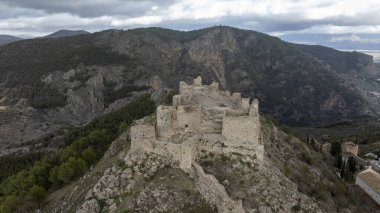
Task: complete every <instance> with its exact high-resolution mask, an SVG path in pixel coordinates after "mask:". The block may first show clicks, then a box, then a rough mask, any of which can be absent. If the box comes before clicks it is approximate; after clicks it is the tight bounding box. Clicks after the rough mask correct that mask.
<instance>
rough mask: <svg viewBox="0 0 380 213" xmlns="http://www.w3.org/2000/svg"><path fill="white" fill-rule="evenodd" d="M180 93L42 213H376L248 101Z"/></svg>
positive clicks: (215, 90)
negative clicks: (171, 102)
mask: <svg viewBox="0 0 380 213" xmlns="http://www.w3.org/2000/svg"><path fill="white" fill-rule="evenodd" d="M179 89H180V93H179V95H175V96H174V97H173V104H172V106H159V107H158V108H157V111H156V120H155V121H152V120H151V119H147V118H145V119H142V120H138V121H136V122H135V125H134V126H132V127H131V129H130V130H129V131H127V132H125V133H124V134H122V135H121V136H120V137H119V139H117V140H116V141H114V143H113V144H112V146H111V148H110V149H109V150H108V151H107V153H106V154H105V156H104V157H103V159H102V160H101V161H100V162H99V163H98V164H97V165H96V166H95V167H94V168H93V169H92V170H91V171H90V172H89V173H88V174H86V175H85V176H84V177H82V178H81V179H80V180H78V181H77V182H75V183H73V184H71V185H69V186H66V187H65V188H63V189H60V190H58V191H56V192H54V193H53V194H52V195H50V196H49V197H48V199H47V201H46V204H45V206H44V209H43V211H45V212H77V213H82V212H93V213H96V212H104V211H107V212H168V211H172V212H239V213H243V212H284V213H285V212H375V211H376V210H375V209H376V208H377V207H376V206H372V204H371V203H370V202H369V204H371V205H368V206H365V207H363V206H361V205H360V204H359V203H360V202H361V201H358V200H357V199H356V198H354V197H353V196H352V194H351V192H348V191H347V192H346V191H345V190H347V189H346V186H345V185H344V184H343V183H341V182H340V181H339V179H338V178H337V176H336V175H335V174H334V173H333V172H331V170H329V169H328V168H326V167H327V166H326V165H325V164H324V161H323V160H322V159H319V160H318V159H316V158H315V156H314V153H313V151H312V150H310V149H309V148H308V147H307V145H305V144H304V143H302V142H300V141H299V140H298V139H295V138H292V137H291V136H288V135H286V134H285V133H284V132H282V131H281V130H280V129H278V128H277V127H275V126H274V125H273V124H271V123H270V122H268V121H266V120H265V119H260V114H259V112H258V101H257V100H256V99H254V100H253V101H252V102H251V100H250V99H249V98H241V94H240V93H233V94H232V95H231V94H230V93H229V92H228V91H226V92H224V91H220V90H219V84H218V83H215V82H214V83H212V84H211V85H202V80H201V78H200V77H199V78H197V79H195V80H194V83H193V84H191V85H188V84H186V83H185V82H181V83H180V87H179ZM237 123H239V124H240V125H237ZM300 156H302V157H300ZM305 156H308V157H305ZM300 159H303V160H304V161H301V160H300ZM305 159H309V161H310V162H308V161H307V160H306V161H305ZM348 200H350V202H348Z"/></svg>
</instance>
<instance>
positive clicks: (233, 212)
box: [193, 163, 245, 213]
mask: <svg viewBox="0 0 380 213" xmlns="http://www.w3.org/2000/svg"><path fill="white" fill-rule="evenodd" d="M193 168H194V169H193V172H194V176H195V177H194V178H195V181H194V182H195V186H196V188H197V190H198V191H199V193H200V194H201V195H202V197H203V198H205V200H206V201H207V202H209V203H210V204H212V205H214V206H216V208H217V209H218V212H220V213H244V212H245V211H244V208H243V205H242V201H241V200H239V201H234V200H232V199H231V198H230V197H229V196H228V194H227V192H226V189H225V188H224V187H223V185H221V184H220V183H219V181H218V180H217V179H216V178H215V177H214V176H213V175H209V174H206V173H205V172H204V171H203V169H202V167H201V166H200V165H198V164H196V163H194V164H193Z"/></svg>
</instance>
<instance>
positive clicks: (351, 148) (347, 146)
mask: <svg viewBox="0 0 380 213" xmlns="http://www.w3.org/2000/svg"><path fill="white" fill-rule="evenodd" d="M341 148H342V152H350V153H352V154H354V155H355V156H357V155H358V151H359V146H358V145H356V144H354V143H352V142H345V143H343V144H342V146H341Z"/></svg>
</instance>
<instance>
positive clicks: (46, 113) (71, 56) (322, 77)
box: [0, 27, 378, 142]
mask: <svg viewBox="0 0 380 213" xmlns="http://www.w3.org/2000/svg"><path fill="white" fill-rule="evenodd" d="M20 50H22V51H20ZM58 50H59V51H58ZM328 50H330V49H328ZM323 51H326V50H325V49H323ZM21 53H22V54H21ZM335 54H338V55H348V56H350V57H351V56H352V57H354V58H357V59H358V61H364V62H363V63H361V64H359V65H358V66H356V65H357V64H356V63H355V64H354V65H355V66H354V65H352V64H350V63H346V64H345V65H344V66H343V65H342V66H340V65H339V66H338V64H335V65H334V64H333V63H332V62H331V61H328V60H327V61H326V60H325V59H324V58H321V57H318V55H317V54H315V53H313V52H312V51H311V50H306V49H305V48H303V47H300V46H297V45H293V44H290V43H288V42H283V41H282V40H280V39H278V38H276V37H272V36H268V35H266V34H263V33H259V32H255V31H249V30H240V29H237V28H232V27H210V28H205V29H200V30H196V31H189V32H183V31H174V30H169V29H162V28H140V29H132V30H127V31H122V30H107V31H102V32H97V33H93V34H82V35H77V36H73V37H62V38H57V39H49V38H41V39H36V40H26V41H20V42H17V43H12V44H9V45H6V46H2V47H0V74H1V75H0V82H1V83H0V87H1V88H2V91H3V92H2V93H1V94H0V96H1V99H2V100H1V102H0V105H1V106H3V108H8V109H12V106H14V105H16V104H17V103H18V102H19V101H20V99H25V100H27V103H28V104H29V105H30V106H31V107H32V108H31V109H32V110H31V111H27V112H25V114H24V115H23V116H24V117H26V118H28V119H27V120H25V119H21V117H20V116H19V115H17V113H14V114H12V116H13V117H12V116H11V117H9V115H7V116H8V117H9V119H10V120H9V122H8V120H7V119H8V118H7V119H5V120H3V123H2V128H3V130H2V129H0V135H2V136H4V132H9V130H10V129H15V127H16V126H17V128H16V129H21V130H23V133H17V134H14V133H12V134H10V136H4V137H3V138H8V137H11V138H12V137H15V136H20V137H21V135H24V134H25V137H22V138H13V139H10V138H8V139H6V141H8V142H9V141H17V140H21V141H23V140H25V139H26V137H28V136H30V134H29V135H28V133H30V131H35V129H31V130H27V131H24V130H25V127H23V126H27V127H31V126H34V125H33V124H36V126H38V125H39V124H38V125H37V123H36V122H37V120H38V122H41V121H43V123H46V130H44V131H42V132H45V133H46V132H49V131H52V130H53V129H56V128H58V127H59V126H62V125H63V124H64V125H72V124H74V125H76V124H78V123H82V122H87V121H88V120H90V119H92V118H94V117H96V116H99V115H101V114H102V113H103V112H105V111H106V110H107V108H117V107H118V106H120V105H123V104H124V103H125V102H126V101H128V100H129V99H130V98H131V97H134V96H135V95H136V94H138V93H141V92H144V91H145V92H147V91H149V90H159V89H163V88H173V89H176V88H177V85H178V82H179V81H180V80H184V81H187V82H189V81H191V80H192V79H193V78H194V77H196V76H198V75H201V76H202V78H203V79H204V80H205V83H207V84H209V83H211V82H212V81H217V82H219V83H220V85H221V87H223V88H224V89H228V90H230V91H232V92H233V91H241V92H242V94H243V96H245V97H257V98H259V99H260V100H261V103H262V104H261V111H262V112H264V113H268V114H270V115H272V116H274V117H275V118H277V119H279V120H280V121H281V122H284V123H288V124H292V125H313V124H320V123H333V122H337V121H339V120H344V119H358V118H368V117H372V116H375V112H374V108H375V106H377V105H376V103H372V102H369V101H370V100H369V99H368V98H367V97H366V96H365V95H363V92H364V91H363V89H361V88H359V87H358V86H356V85H355V84H353V83H352V82H351V81H350V80H346V79H345V78H342V77H341V76H340V74H339V73H341V70H339V69H343V68H344V67H345V66H346V67H350V66H352V69H351V71H350V73H348V77H351V78H355V75H357V74H358V73H361V72H363V76H364V77H371V76H372V77H371V78H375V77H376V76H377V75H378V71H377V70H376V69H375V68H374V67H373V66H372V65H373V62H371V61H370V60H367V56H365V55H362V54H356V53H342V52H339V51H336V52H335ZM338 58H339V57H338ZM343 58H344V57H343ZM361 58H363V60H362V59H361ZM341 67H343V68H341ZM338 68H339V69H338ZM363 70H367V71H365V72H364V71H363ZM338 71H339V72H338ZM368 73H372V74H373V75H367V74H368ZM364 77H363V78H364ZM361 78H362V77H361ZM0 116H5V115H4V113H1V112H0ZM4 121H5V122H4ZM21 130H20V131H21ZM11 132H13V131H11ZM8 134H9V133H8Z"/></svg>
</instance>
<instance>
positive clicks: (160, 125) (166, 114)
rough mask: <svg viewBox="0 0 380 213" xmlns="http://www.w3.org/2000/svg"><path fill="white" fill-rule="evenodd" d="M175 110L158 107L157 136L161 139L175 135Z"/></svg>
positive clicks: (167, 107)
mask: <svg viewBox="0 0 380 213" xmlns="http://www.w3.org/2000/svg"><path fill="white" fill-rule="evenodd" d="M173 110H174V108H173V107H171V106H158V107H157V112H156V113H157V135H158V136H159V137H164V138H167V137H170V135H172V134H173V119H174V118H173V115H172V114H173Z"/></svg>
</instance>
